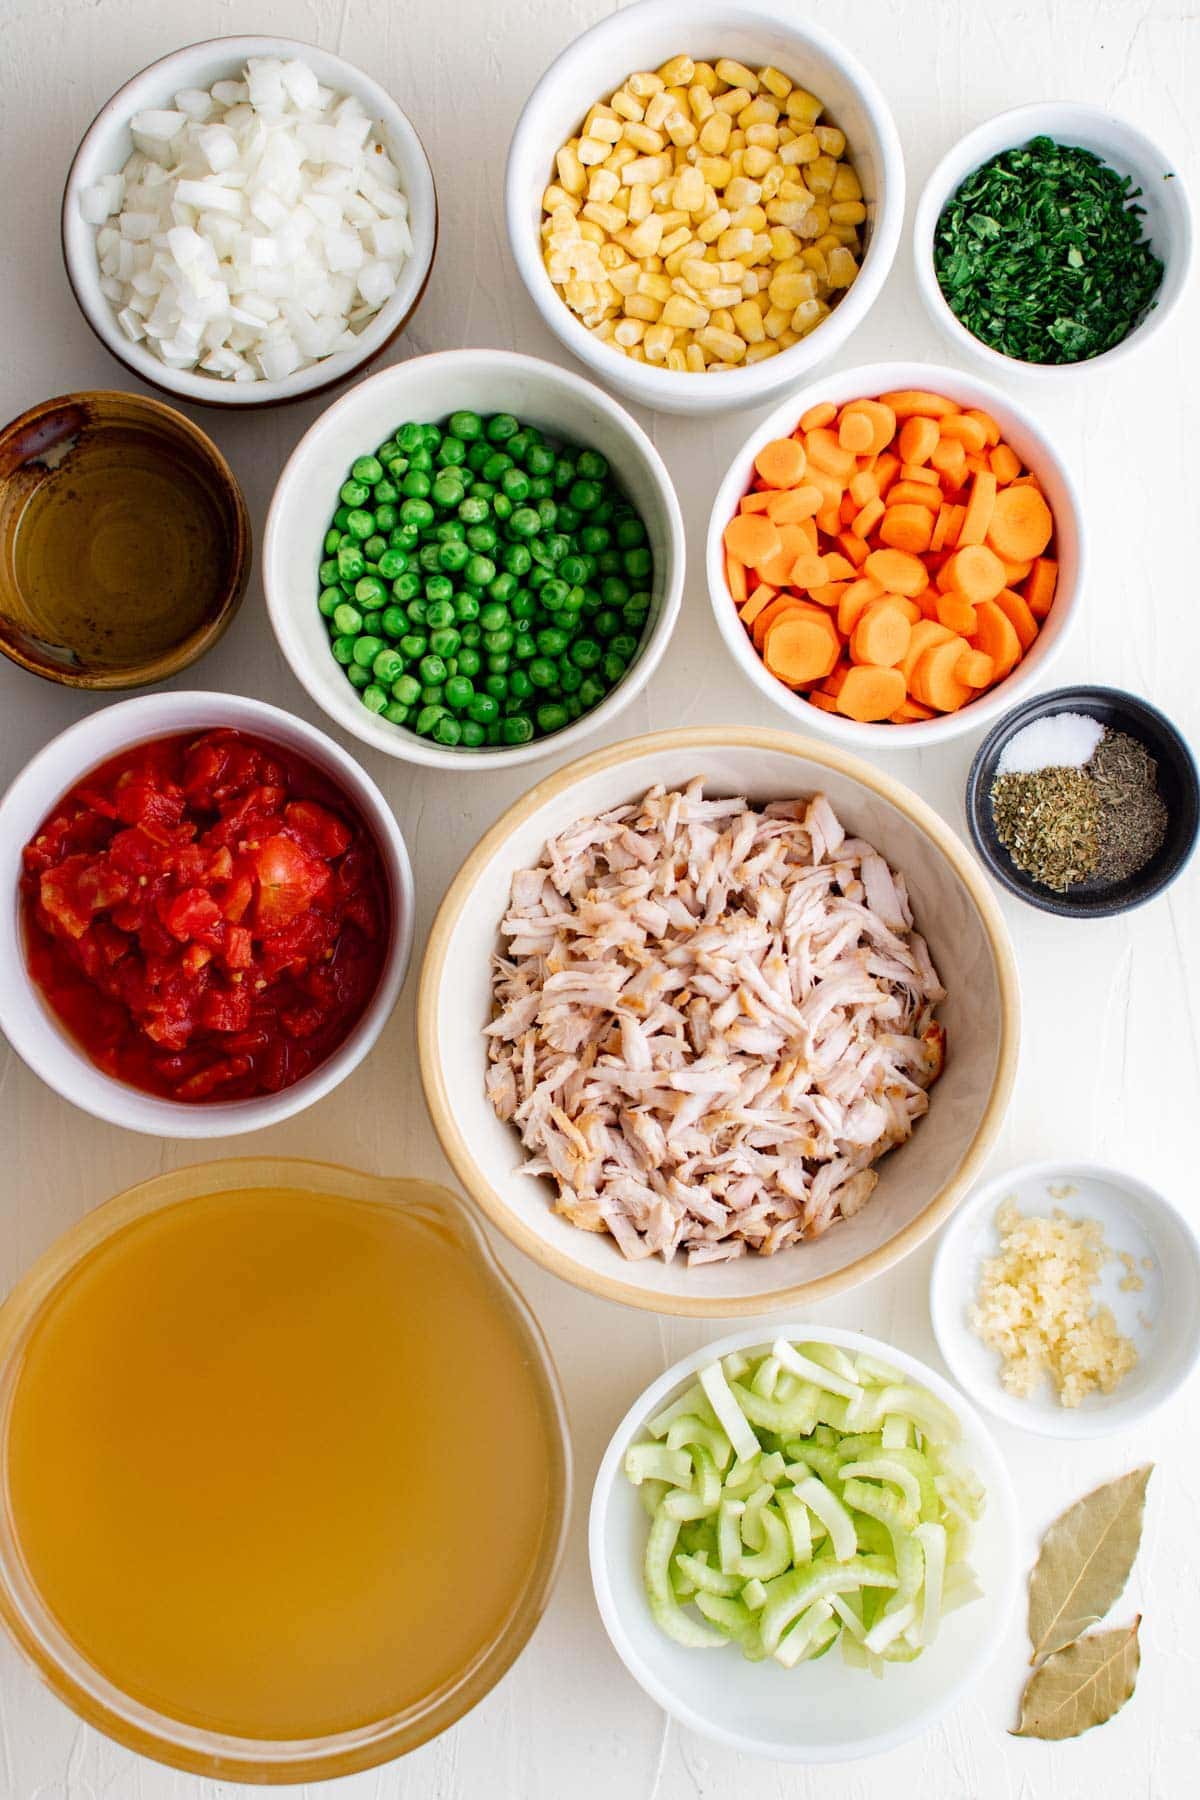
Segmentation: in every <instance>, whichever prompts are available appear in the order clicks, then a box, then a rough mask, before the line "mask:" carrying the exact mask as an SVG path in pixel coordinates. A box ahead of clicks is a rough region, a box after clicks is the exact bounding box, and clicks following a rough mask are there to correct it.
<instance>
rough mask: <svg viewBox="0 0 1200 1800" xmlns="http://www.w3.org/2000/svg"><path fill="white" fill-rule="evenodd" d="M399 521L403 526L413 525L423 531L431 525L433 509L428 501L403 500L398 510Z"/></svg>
mask: <svg viewBox="0 0 1200 1800" xmlns="http://www.w3.org/2000/svg"><path fill="white" fill-rule="evenodd" d="M400 519H401V522H402V523H403V524H405V525H415V526H417V528H418V529H419V530H421V531H425V530H427V529H428V527H429V526H430V525H432V524H433V508H432V506H430V504H429V502H428V500H420V499H412V500H405V502H404V503H403V505H402V506H401V508H400Z"/></svg>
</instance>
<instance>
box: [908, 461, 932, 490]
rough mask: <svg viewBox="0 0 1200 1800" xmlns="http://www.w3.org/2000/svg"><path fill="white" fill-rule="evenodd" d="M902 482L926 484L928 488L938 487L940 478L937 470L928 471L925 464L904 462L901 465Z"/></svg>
mask: <svg viewBox="0 0 1200 1800" xmlns="http://www.w3.org/2000/svg"><path fill="white" fill-rule="evenodd" d="M900 479H901V481H919V482H924V484H925V486H926V487H933V488H935V487H937V485H938V478H937V471H936V470H935V469H927V468H926V467H925V464H924V463H910V462H902V463H901V464H900Z"/></svg>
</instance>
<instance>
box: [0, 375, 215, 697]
mask: <svg viewBox="0 0 1200 1800" xmlns="http://www.w3.org/2000/svg"><path fill="white" fill-rule="evenodd" d="M250 554H251V552H250V517H249V514H248V512H247V510H246V502H245V499H244V497H243V495H242V490H241V487H240V486H239V484H238V480H237V477H236V476H235V475H234V473H233V470H232V469H231V468H230V466H229V464H228V463H227V462H226V460H225V458H224V457H223V456H222V455H221V452H220V451H219V450H218V449H217V447H216V445H215V444H214V443H213V441H212V439H211V438H209V437H207V436H206V435H205V433H204V432H203V431H201V430H200V428H199V426H198V425H193V423H192V421H191V420H190V419H186V418H185V417H184V416H183V414H182V413H180V412H176V410H175V409H174V407H171V406H166V405H164V404H163V402H162V401H161V400H150V399H147V398H146V397H145V396H144V395H141V394H121V393H115V392H103V391H101V392H95V393H82V394H66V395H63V396H61V397H59V398H58V399H55V400H44V401H43V402H42V403H41V404H40V405H39V406H35V407H33V408H31V410H30V411H29V412H26V413H22V415H21V416H20V418H18V419H14V420H13V421H12V422H11V424H9V425H6V426H4V428H3V429H2V430H0V651H3V653H4V654H5V656H7V657H9V658H10V659H11V660H12V661H13V662H15V663H17V664H19V665H20V667H21V668H23V669H28V670H29V671H30V672H31V673H32V674H34V675H40V676H42V677H43V678H44V679H45V680H47V681H56V682H59V683H61V684H62V685H63V686H66V687H78V688H90V689H98V690H101V691H111V690H113V689H119V688H130V687H144V686H145V685H146V684H147V683H149V682H153V681H164V680H166V678H167V676H169V675H177V674H178V673H179V671H180V670H181V669H186V668H187V667H188V666H189V665H190V664H191V663H194V662H195V661H196V659H197V658H198V657H200V656H203V654H204V653H205V651H206V650H210V649H211V648H212V646H213V645H214V644H215V643H216V642H217V640H218V639H219V638H220V637H221V635H222V633H223V632H224V631H225V630H226V628H227V627H228V625H229V624H230V622H231V620H232V618H233V616H234V614H235V612H236V611H237V609H238V606H239V605H240V604H241V600H242V596H243V594H244V593H245V591H246V582H247V579H248V577H249V574H250Z"/></svg>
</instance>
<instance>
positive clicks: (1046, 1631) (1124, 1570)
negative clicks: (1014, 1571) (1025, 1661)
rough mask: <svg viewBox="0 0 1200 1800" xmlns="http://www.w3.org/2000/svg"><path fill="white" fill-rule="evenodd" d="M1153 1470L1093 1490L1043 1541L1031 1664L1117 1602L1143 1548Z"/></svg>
mask: <svg viewBox="0 0 1200 1800" xmlns="http://www.w3.org/2000/svg"><path fill="white" fill-rule="evenodd" d="M1152 1466H1153V1465H1152V1464H1150V1463H1146V1464H1144V1465H1143V1467H1142V1468H1140V1469H1132V1470H1131V1471H1130V1473H1129V1474H1128V1475H1122V1476H1120V1478H1119V1479H1118V1480H1116V1481H1109V1482H1106V1483H1105V1485H1104V1486H1103V1487H1098V1488H1094V1489H1093V1490H1092V1492H1091V1493H1090V1494H1085V1495H1084V1496H1083V1499H1082V1500H1077V1501H1076V1502H1075V1504H1074V1506H1069V1507H1068V1508H1067V1510H1066V1511H1065V1512H1064V1513H1060V1515H1059V1517H1058V1518H1057V1519H1055V1521H1054V1523H1053V1525H1051V1527H1050V1529H1049V1531H1047V1533H1046V1535H1045V1537H1044V1538H1043V1539H1042V1548H1041V1550H1040V1552H1039V1554H1038V1559H1037V1562H1036V1563H1035V1564H1034V1568H1033V1573H1032V1575H1031V1576H1030V1578H1029V1641H1030V1643H1031V1644H1032V1645H1033V1656H1032V1657H1031V1658H1030V1661H1031V1662H1037V1661H1038V1659H1039V1658H1040V1657H1043V1656H1049V1655H1052V1654H1053V1652H1055V1651H1056V1650H1062V1649H1064V1648H1065V1647H1066V1646H1067V1645H1068V1644H1071V1643H1073V1642H1074V1641H1075V1639H1076V1638H1078V1637H1079V1636H1080V1634H1081V1633H1082V1632H1084V1631H1086V1630H1087V1629H1088V1627H1089V1625H1095V1624H1097V1623H1098V1622H1099V1621H1100V1620H1101V1619H1102V1618H1103V1617H1104V1615H1105V1613H1106V1612H1107V1611H1108V1609H1109V1607H1110V1606H1112V1604H1113V1602H1114V1601H1115V1600H1117V1599H1119V1598H1120V1595H1121V1591H1122V1589H1123V1588H1124V1586H1125V1583H1126V1582H1127V1581H1128V1579H1129V1571H1130V1569H1131V1568H1132V1567H1133V1559H1134V1557H1135V1556H1136V1555H1137V1552H1138V1545H1139V1543H1140V1542H1141V1537H1142V1514H1143V1511H1144V1508H1145V1504H1146V1483H1147V1482H1148V1481H1149V1479H1150V1470H1151V1468H1152Z"/></svg>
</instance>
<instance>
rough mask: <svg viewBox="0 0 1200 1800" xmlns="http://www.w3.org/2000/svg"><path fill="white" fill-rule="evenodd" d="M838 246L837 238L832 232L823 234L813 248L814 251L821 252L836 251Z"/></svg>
mask: <svg viewBox="0 0 1200 1800" xmlns="http://www.w3.org/2000/svg"><path fill="white" fill-rule="evenodd" d="M837 245H838V240H837V238H835V237H834V235H833V232H832V231H823V232H822V233H821V235H820V237H819V238H818V239H817V240H816V242H815V243H814V244H813V246H812V248H813V249H814V250H821V251H825V250H836V249H837Z"/></svg>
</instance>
